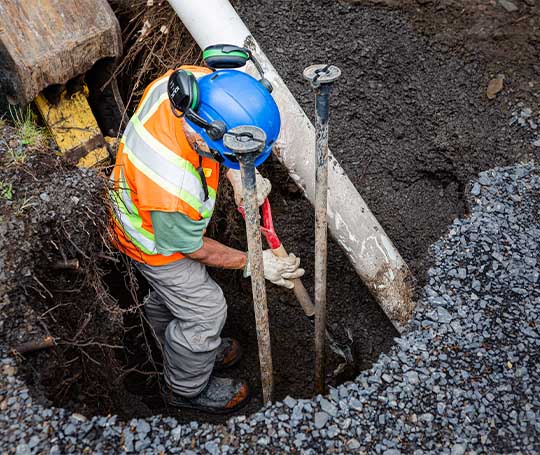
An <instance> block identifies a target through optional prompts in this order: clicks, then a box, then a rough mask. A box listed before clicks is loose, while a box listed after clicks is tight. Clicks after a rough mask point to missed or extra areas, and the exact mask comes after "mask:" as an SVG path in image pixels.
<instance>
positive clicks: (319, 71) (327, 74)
mask: <svg viewBox="0 0 540 455" xmlns="http://www.w3.org/2000/svg"><path fill="white" fill-rule="evenodd" d="M339 76H341V70H340V69H339V68H338V67H337V66H336V65H311V66H308V67H307V68H306V69H305V70H304V78H305V79H307V80H308V81H309V82H310V83H311V85H312V86H313V87H318V86H319V85H321V84H331V83H332V82H334V81H335V80H336V79H338V78H339Z"/></svg>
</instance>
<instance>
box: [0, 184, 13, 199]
mask: <svg viewBox="0 0 540 455" xmlns="http://www.w3.org/2000/svg"><path fill="white" fill-rule="evenodd" d="M0 197H1V198H2V199H7V200H8V201H11V200H12V199H13V185H12V184H11V183H5V182H2V181H1V180H0Z"/></svg>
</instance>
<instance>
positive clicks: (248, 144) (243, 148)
mask: <svg viewBox="0 0 540 455" xmlns="http://www.w3.org/2000/svg"><path fill="white" fill-rule="evenodd" d="M223 143H224V144H225V147H227V148H228V149H230V150H232V151H233V152H234V153H235V154H236V153H253V152H257V151H259V150H261V149H262V148H263V147H264V144H265V143H266V133H265V132H264V131H263V130H262V129H261V128H258V127H256V126H250V125H244V126H237V127H235V128H232V129H231V130H229V131H227V133H225V135H224V136H223Z"/></svg>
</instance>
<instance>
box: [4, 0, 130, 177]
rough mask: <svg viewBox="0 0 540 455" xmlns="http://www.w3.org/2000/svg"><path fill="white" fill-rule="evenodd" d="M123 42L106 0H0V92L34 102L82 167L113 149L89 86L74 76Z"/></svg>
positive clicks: (18, 100) (8, 97)
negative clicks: (96, 113) (91, 102)
mask: <svg viewBox="0 0 540 455" xmlns="http://www.w3.org/2000/svg"><path fill="white" fill-rule="evenodd" d="M121 43H122V41H121V35H120V26H119V24H118V20H117V19H116V16H115V15H114V13H113V11H112V10H111V8H110V6H109V4H108V3H107V0H71V1H61V0H40V1H20V0H2V1H1V2H0V86H1V91H2V93H3V95H4V97H5V99H6V100H7V102H8V103H10V104H19V105H25V104H28V103H29V102H31V101H35V103H36V106H37V108H38V110H39V112H40V113H41V116H42V117H43V120H44V122H45V124H46V125H47V127H48V128H49V130H50V132H51V135H52V137H53V138H54V140H55V141H56V143H57V145H58V148H59V150H60V152H61V153H62V154H63V155H64V156H65V157H66V159H68V160H69V161H70V162H72V163H74V164H77V165H79V166H84V167H88V166H93V165H96V164H98V163H102V162H104V161H106V160H107V158H108V156H109V154H108V151H107V146H106V141H105V139H104V137H103V134H102V132H101V130H100V129H99V126H98V123H97V121H96V119H95V117H94V115H93V113H92V110H91V109H90V105H89V104H88V100H87V97H88V89H87V87H86V85H85V84H84V83H82V82H80V83H77V84H73V81H74V80H76V81H81V80H82V78H83V76H84V74H85V73H86V72H87V71H89V70H90V69H91V68H92V66H93V65H94V64H95V63H96V62H98V61H99V60H101V59H104V58H108V59H111V58H112V59H115V58H117V57H119V56H120V54H121V52H122V44H121ZM73 86H75V87H78V88H77V89H75V90H73V88H72V87H73ZM51 91H52V92H53V93H54V96H50V93H51Z"/></svg>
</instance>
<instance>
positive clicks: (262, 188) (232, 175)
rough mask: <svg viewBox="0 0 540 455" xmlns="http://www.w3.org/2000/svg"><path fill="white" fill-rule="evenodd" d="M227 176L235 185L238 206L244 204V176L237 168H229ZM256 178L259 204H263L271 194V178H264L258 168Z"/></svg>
mask: <svg viewBox="0 0 540 455" xmlns="http://www.w3.org/2000/svg"><path fill="white" fill-rule="evenodd" d="M227 178H228V179H229V182H231V185H232V187H233V191H234V202H236V205H237V206H238V207H240V206H242V205H244V188H243V186H242V177H241V176H240V171H237V170H236V169H229V170H228V171H227ZM255 178H256V185H257V204H259V206H261V205H262V204H263V202H264V200H265V199H266V198H267V197H268V195H269V194H270V191H271V190H272V185H271V184H270V180H268V179H266V178H264V177H263V176H262V175H261V174H259V171H257V170H255Z"/></svg>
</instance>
